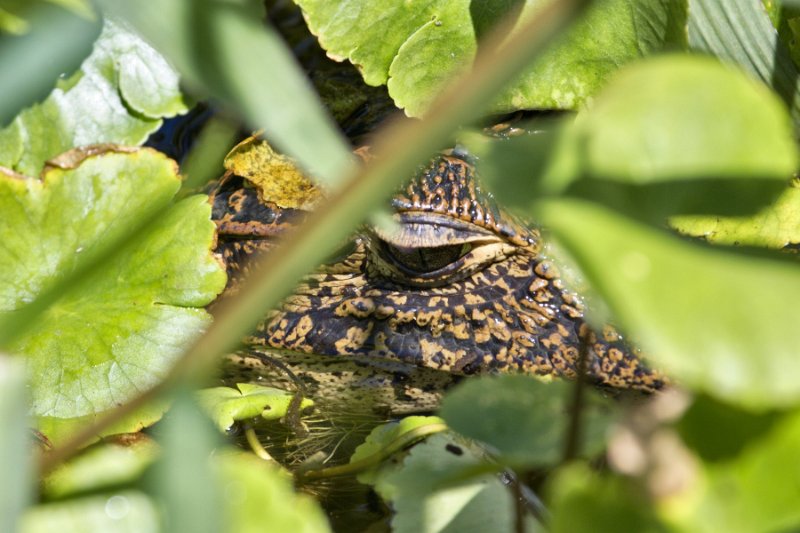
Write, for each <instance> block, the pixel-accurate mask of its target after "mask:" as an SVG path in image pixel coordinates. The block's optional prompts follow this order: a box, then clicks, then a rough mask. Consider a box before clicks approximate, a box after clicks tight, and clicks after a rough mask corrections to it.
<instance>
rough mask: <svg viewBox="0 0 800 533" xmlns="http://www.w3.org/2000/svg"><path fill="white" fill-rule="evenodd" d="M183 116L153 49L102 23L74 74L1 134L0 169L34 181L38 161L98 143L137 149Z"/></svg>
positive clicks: (171, 74)
mask: <svg viewBox="0 0 800 533" xmlns="http://www.w3.org/2000/svg"><path fill="white" fill-rule="evenodd" d="M185 111H186V105H185V104H184V102H183V97H182V95H181V93H180V91H179V89H178V75H177V74H176V73H175V71H174V70H173V69H172V67H170V66H169V64H168V63H167V62H166V61H165V60H164V58H163V57H161V56H160V55H159V54H158V52H156V51H155V50H154V49H153V48H152V47H150V46H149V45H148V44H146V43H145V42H144V41H142V40H141V39H140V38H139V37H138V36H136V35H135V34H133V33H131V32H130V31H129V30H127V29H126V28H125V27H124V26H121V25H120V24H119V23H115V22H112V21H110V20H107V21H106V22H105V26H104V28H103V32H102V33H101V35H100V38H99V39H98V40H97V42H96V43H95V47H94V51H93V52H92V54H91V55H90V56H89V57H88V58H87V59H86V61H84V62H83V65H82V66H81V70H80V71H78V72H77V73H75V74H74V75H73V76H71V77H69V78H67V79H64V80H61V81H60V82H59V83H58V85H57V87H56V88H55V89H54V90H53V92H52V93H51V94H50V96H49V97H48V98H47V99H46V100H45V101H44V102H42V103H41V104H37V105H34V106H33V107H31V108H30V109H26V110H25V111H23V112H22V113H20V114H19V115H18V116H17V118H16V119H15V120H14V122H12V123H11V124H10V125H9V126H8V127H6V128H5V129H3V130H0V165H2V166H5V167H8V168H11V169H14V170H16V171H17V172H20V173H22V174H27V175H30V176H35V175H37V174H39V172H40V171H41V170H42V166H43V164H44V162H45V161H47V160H48V159H50V158H51V157H54V156H56V155H58V154H61V153H63V152H66V151H67V150H70V149H71V148H75V147H78V146H85V145H89V144H99V143H115V144H124V145H138V144H141V143H142V142H144V141H145V139H147V137H148V135H150V133H152V132H154V131H155V130H157V129H158V128H159V127H160V126H161V122H162V121H161V118H162V117H171V116H174V115H176V114H179V113H183V112H185Z"/></svg>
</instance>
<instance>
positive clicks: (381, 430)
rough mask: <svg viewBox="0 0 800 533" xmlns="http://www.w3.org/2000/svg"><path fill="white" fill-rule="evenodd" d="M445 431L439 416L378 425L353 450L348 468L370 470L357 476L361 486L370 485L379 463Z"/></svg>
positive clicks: (411, 417)
mask: <svg viewBox="0 0 800 533" xmlns="http://www.w3.org/2000/svg"><path fill="white" fill-rule="evenodd" d="M445 429H447V426H445V424H444V421H443V420H442V419H441V418H439V417H438V416H407V417H405V418H403V419H401V420H398V421H397V422H389V423H387V424H381V425H380V426H378V427H376V428H375V429H373V430H372V431H371V432H370V434H369V435H367V438H366V439H364V442H363V443H362V444H360V445H359V446H358V447H357V448H356V449H355V452H353V455H352V456H351V457H350V464H351V465H356V464H360V465H365V466H366V465H370V466H372V467H373V468H370V469H368V470H366V471H364V472H361V473H360V474H359V475H358V480H359V481H360V482H362V483H366V484H372V483H374V482H375V473H376V471H377V470H376V468H377V467H378V466H379V465H380V463H381V461H383V460H384V459H386V458H387V457H389V456H390V455H392V454H393V453H396V452H398V451H400V450H402V449H403V448H406V447H408V446H409V445H411V444H412V443H414V442H416V441H418V440H420V439H421V438H423V437H426V436H428V435H431V434H433V433H437V432H440V431H444V430H445Z"/></svg>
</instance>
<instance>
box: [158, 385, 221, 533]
mask: <svg viewBox="0 0 800 533" xmlns="http://www.w3.org/2000/svg"><path fill="white" fill-rule="evenodd" d="M176 392H177V394H176V399H175V403H174V404H173V406H172V408H171V409H170V410H169V412H168V413H167V415H166V416H165V418H164V421H163V423H161V424H159V425H158V426H157V427H156V428H155V437H156V440H157V441H158V443H159V444H160V445H161V448H162V452H161V457H160V460H159V461H158V462H157V463H156V464H155V465H153V469H152V470H151V471H150V472H148V476H147V478H146V485H147V486H148V487H149V488H150V493H151V494H153V495H154V496H155V497H156V498H157V500H158V502H159V503H160V504H161V506H162V508H163V509H164V513H163V514H162V520H163V522H162V529H163V531H192V532H194V533H217V532H220V531H223V530H224V526H225V520H224V517H223V513H224V509H223V506H224V503H223V495H224V493H225V492H224V491H225V490H226V488H227V487H226V485H227V484H226V483H225V482H221V480H220V479H219V476H218V475H217V474H216V473H215V472H214V470H213V469H212V467H211V457H212V454H213V453H214V450H215V448H216V447H217V445H218V444H220V440H221V438H220V435H219V433H217V431H216V430H215V429H214V427H213V426H212V424H211V420H209V419H208V418H207V417H206V416H205V413H203V412H202V410H201V409H200V407H199V406H198V405H197V404H196V403H195V402H194V398H193V395H192V393H191V392H190V391H188V390H187V389H185V388H180V389H178V391H176Z"/></svg>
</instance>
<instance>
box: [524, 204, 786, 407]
mask: <svg viewBox="0 0 800 533" xmlns="http://www.w3.org/2000/svg"><path fill="white" fill-rule="evenodd" d="M539 212H540V213H541V215H542V220H543V222H544V223H545V224H546V225H547V226H548V227H549V228H551V229H552V230H553V232H554V233H555V234H556V236H557V237H558V238H559V241H560V242H561V243H562V244H563V245H564V246H565V247H566V248H567V249H568V250H569V252H570V253H571V254H572V255H573V257H574V258H575V259H576V261H577V262H578V263H579V264H580V266H581V268H582V269H583V271H584V273H585V274H586V278H587V280H588V281H589V282H590V283H591V284H592V286H593V287H594V288H595V289H596V290H597V291H598V292H599V293H600V294H601V295H602V296H603V297H604V299H605V301H606V302H607V303H608V305H609V307H610V308H611V311H612V312H613V313H614V315H615V317H616V318H617V319H618V321H619V323H620V325H621V326H622V328H623V330H624V331H627V332H628V334H629V335H630V336H631V337H632V338H634V339H635V341H636V342H637V343H638V344H639V345H640V346H641V347H642V349H643V350H644V351H645V352H646V353H647V354H648V356H649V357H650V358H651V359H652V360H653V361H654V363H655V364H657V365H659V366H661V367H663V369H664V370H665V371H666V372H667V374H668V375H671V376H674V377H675V379H676V380H677V381H679V382H681V383H682V384H683V385H685V386H688V387H691V388H694V389H697V390H701V391H704V392H707V393H708V394H709V395H711V396H714V397H717V398H720V399H723V400H725V401H727V402H729V403H731V404H733V405H738V406H742V407H745V408H749V409H766V408H770V407H780V406H788V405H792V404H794V403H795V402H797V401H798V400H800V359H798V357H797V346H798V345H800V330H798V328H797V327H796V324H795V321H794V316H795V313H794V311H793V305H794V302H795V301H796V300H797V299H798V298H800V271H799V270H798V268H797V264H796V262H794V261H791V260H790V259H789V258H783V257H777V256H776V257H774V258H768V257H763V256H751V255H746V254H743V253H734V252H732V251H729V250H722V249H718V248H713V247H710V246H707V245H703V244H702V243H697V242H690V241H687V240H684V239H680V238H678V237H675V236H673V235H670V234H668V233H666V232H664V231H660V230H657V229H654V228H651V227H648V226H645V225H643V224H639V223H637V222H634V221H633V220H631V219H628V218H626V217H624V216H621V215H619V214H617V213H614V212H612V211H610V210H608V209H606V208H603V207H601V206H598V205H596V204H592V203H590V202H584V201H579V200H567V199H564V200H551V201H547V202H545V203H544V204H543V206H542V209H541V210H540V211H539ZM776 255H777V254H776Z"/></svg>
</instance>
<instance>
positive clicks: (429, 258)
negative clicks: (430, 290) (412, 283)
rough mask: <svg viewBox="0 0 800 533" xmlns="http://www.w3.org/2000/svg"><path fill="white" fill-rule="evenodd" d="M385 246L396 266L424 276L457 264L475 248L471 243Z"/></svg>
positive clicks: (385, 244) (387, 244)
mask: <svg viewBox="0 0 800 533" xmlns="http://www.w3.org/2000/svg"><path fill="white" fill-rule="evenodd" d="M383 246H384V249H385V250H386V251H387V253H388V255H389V257H390V259H391V260H392V261H394V262H395V263H396V264H398V265H399V266H401V267H403V268H405V269H407V270H410V271H412V272H419V273H424V274H429V273H431V272H436V271H437V270H441V269H443V268H445V267H447V266H448V265H451V264H453V263H455V262H457V261H458V260H459V259H461V258H462V257H464V256H465V255H466V254H468V253H469V252H470V251H471V250H472V248H473V246H472V244H470V243H462V244H450V245H445V246H434V247H410V248H403V247H399V246H393V245H391V244H389V243H386V242H384V243H383Z"/></svg>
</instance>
